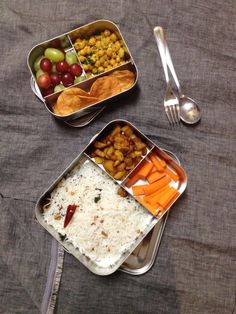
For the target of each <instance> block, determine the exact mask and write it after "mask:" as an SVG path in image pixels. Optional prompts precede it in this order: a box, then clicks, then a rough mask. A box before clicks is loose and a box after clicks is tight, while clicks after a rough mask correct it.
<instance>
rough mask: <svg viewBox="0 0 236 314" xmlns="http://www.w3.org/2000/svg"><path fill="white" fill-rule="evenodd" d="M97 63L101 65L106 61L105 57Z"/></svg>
mask: <svg viewBox="0 0 236 314" xmlns="http://www.w3.org/2000/svg"><path fill="white" fill-rule="evenodd" d="M99 61H100V63H101V65H102V64H103V63H104V62H105V61H106V57H105V56H103V57H101V58H100V60H99Z"/></svg>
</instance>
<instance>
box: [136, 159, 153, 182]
mask: <svg viewBox="0 0 236 314" xmlns="http://www.w3.org/2000/svg"><path fill="white" fill-rule="evenodd" d="M152 167H153V163H151V162H148V161H146V160H145V162H144V163H143V165H142V164H141V168H140V170H139V171H138V172H137V175H138V176H139V177H140V178H141V179H146V177H147V176H148V175H149V173H150V171H151V170H152Z"/></svg>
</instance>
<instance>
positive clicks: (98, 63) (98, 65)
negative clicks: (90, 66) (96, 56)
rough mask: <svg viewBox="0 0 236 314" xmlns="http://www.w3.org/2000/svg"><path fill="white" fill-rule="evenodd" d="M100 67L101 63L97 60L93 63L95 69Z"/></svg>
mask: <svg viewBox="0 0 236 314" xmlns="http://www.w3.org/2000/svg"><path fill="white" fill-rule="evenodd" d="M100 65H101V62H100V61H99V60H98V61H96V62H95V67H97V68H99V67H100Z"/></svg>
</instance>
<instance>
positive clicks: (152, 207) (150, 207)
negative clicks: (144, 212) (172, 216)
mask: <svg viewBox="0 0 236 314" xmlns="http://www.w3.org/2000/svg"><path fill="white" fill-rule="evenodd" d="M135 198H136V200H137V201H139V203H141V204H142V205H143V206H144V207H145V208H146V209H148V210H149V211H150V212H151V213H152V214H153V215H154V216H156V214H157V212H158V211H159V209H158V208H157V207H156V206H152V205H150V204H148V203H147V202H145V201H144V199H143V198H142V197H140V196H136V197H135Z"/></svg>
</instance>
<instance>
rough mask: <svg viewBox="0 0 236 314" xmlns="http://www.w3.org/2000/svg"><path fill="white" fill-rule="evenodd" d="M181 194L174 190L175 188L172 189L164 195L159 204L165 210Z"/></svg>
mask: <svg viewBox="0 0 236 314" xmlns="http://www.w3.org/2000/svg"><path fill="white" fill-rule="evenodd" d="M178 194H179V192H178V191H177V190H176V189H174V188H173V187H170V188H169V189H168V190H167V191H166V193H164V194H163V195H162V196H161V197H160V198H159V200H158V204H160V205H161V206H162V207H163V208H166V206H167V205H168V204H169V203H170V202H171V201H172V200H173V199H174V198H175V197H176V196H177V195H178Z"/></svg>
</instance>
